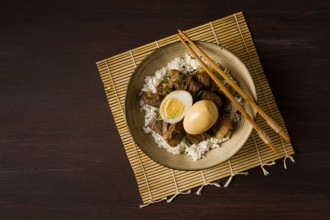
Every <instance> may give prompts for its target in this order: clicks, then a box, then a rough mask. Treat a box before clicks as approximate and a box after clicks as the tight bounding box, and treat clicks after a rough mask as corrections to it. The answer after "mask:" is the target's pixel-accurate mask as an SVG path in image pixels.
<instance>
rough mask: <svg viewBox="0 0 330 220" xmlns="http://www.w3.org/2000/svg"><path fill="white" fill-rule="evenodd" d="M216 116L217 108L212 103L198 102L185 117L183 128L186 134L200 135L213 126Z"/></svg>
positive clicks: (206, 101)
mask: <svg viewBox="0 0 330 220" xmlns="http://www.w3.org/2000/svg"><path fill="white" fill-rule="evenodd" d="M218 116H219V115H218V108H217V106H216V105H215V104H214V102H213V101H210V100H201V101H198V102H196V103H195V104H194V105H193V106H192V107H191V108H190V109H189V111H188V112H187V114H186V115H185V118H184V120H183V128H184V130H185V131H186V132H187V133H188V134H192V135H197V134H202V133H203V132H205V131H207V130H208V129H210V128H211V127H212V126H213V125H214V123H215V122H216V121H217V119H218Z"/></svg>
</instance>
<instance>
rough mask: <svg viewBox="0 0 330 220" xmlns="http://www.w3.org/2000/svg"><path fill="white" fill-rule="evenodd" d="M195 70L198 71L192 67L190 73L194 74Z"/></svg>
mask: <svg viewBox="0 0 330 220" xmlns="http://www.w3.org/2000/svg"><path fill="white" fill-rule="evenodd" d="M195 71H196V69H191V70H189V71H188V73H189V74H190V75H193V74H194V73H195Z"/></svg>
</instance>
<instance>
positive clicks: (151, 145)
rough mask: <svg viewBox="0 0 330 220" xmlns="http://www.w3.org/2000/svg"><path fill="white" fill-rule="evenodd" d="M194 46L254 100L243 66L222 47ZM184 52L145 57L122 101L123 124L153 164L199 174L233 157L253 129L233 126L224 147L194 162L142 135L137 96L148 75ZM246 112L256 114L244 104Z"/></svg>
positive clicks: (176, 47) (176, 49)
mask: <svg viewBox="0 0 330 220" xmlns="http://www.w3.org/2000/svg"><path fill="white" fill-rule="evenodd" d="M196 43H197V45H198V46H199V47H200V48H201V49H202V50H203V51H204V52H205V53H206V54H208V55H209V57H210V58H211V59H212V60H214V61H215V62H217V63H220V64H221V65H222V66H224V67H227V68H229V69H230V70H231V75H232V76H233V78H234V79H235V80H236V81H237V82H238V85H239V86H240V87H241V88H242V89H243V90H244V91H245V93H247V94H248V95H249V96H250V97H252V98H254V100H257V96H256V89H255V86H254V83H253V80H252V77H251V75H250V73H249V71H248V70H247V68H246V67H245V65H244V64H243V63H242V62H241V61H240V60H239V59H238V58H237V57H236V56H235V55H234V54H232V53H231V52H229V51H228V50H226V49H224V48H223V47H221V46H219V45H216V44H212V43H206V42H196ZM187 53H188V52H187V50H186V49H185V48H184V46H183V45H182V43H181V42H177V43H173V44H170V45H167V46H164V47H162V48H160V49H157V50H156V51H154V52H153V53H152V54H150V55H149V56H147V57H146V58H145V59H144V60H143V61H142V62H141V63H140V65H139V66H138V67H137V69H136V70H135V71H134V73H133V74H132V77H131V79H130V82H129V84H128V87H127V92H126V100H125V116H126V123H127V126H128V128H129V130H130V133H131V135H132V137H133V139H134V141H135V143H136V144H137V145H138V146H139V147H140V149H141V150H142V151H143V152H144V153H145V154H146V155H147V156H148V157H150V158H151V159H152V160H154V161H155V162H157V163H159V164H161V165H163V166H166V167H169V168H173V169H178V170H201V169H206V168H210V167H212V166H215V165H218V164H220V163H222V162H224V161H226V160H228V159H229V158H231V157H232V156H233V155H235V154H236V153H237V152H238V151H239V150H240V149H241V147H242V146H243V145H244V143H245V142H246V140H247V139H248V137H249V136H250V134H251V132H252V129H253V128H252V126H251V125H250V123H249V122H248V121H247V120H246V119H245V118H242V120H240V122H239V123H238V124H236V126H235V128H234V131H233V134H232V137H231V139H230V140H228V141H227V142H225V143H223V144H222V145H221V147H220V148H216V149H212V150H210V151H209V152H207V153H206V155H205V158H203V159H200V160H197V161H194V160H193V159H192V157H191V156H188V155H184V154H181V155H173V154H171V153H168V152H167V151H166V150H165V149H163V148H160V147H158V146H157V144H156V143H155V141H154V139H153V137H152V136H151V135H150V134H146V133H145V132H144V131H143V126H144V112H141V111H140V104H139V101H140V97H139V93H140V91H141V88H142V86H143V84H144V79H145V77H146V76H147V75H153V74H154V73H155V71H156V70H159V69H161V68H163V67H165V66H167V64H168V63H169V62H170V61H172V60H173V59H174V58H176V57H185V55H186V54H187ZM244 107H245V109H246V111H247V112H248V113H249V114H250V115H253V116H255V115H256V112H255V111H254V110H253V109H252V108H251V107H250V106H249V105H248V104H244Z"/></svg>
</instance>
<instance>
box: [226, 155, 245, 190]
mask: <svg viewBox="0 0 330 220" xmlns="http://www.w3.org/2000/svg"><path fill="white" fill-rule="evenodd" d="M228 164H229V169H230V172H231V175H230V177H229V178H228V180H227V181H226V183H225V185H224V186H223V187H225V188H227V187H228V186H229V184H230V182H231V181H232V180H233V178H234V176H236V175H245V176H247V175H248V174H249V173H248V172H241V173H236V174H234V171H233V167H232V166H231V162H230V160H228Z"/></svg>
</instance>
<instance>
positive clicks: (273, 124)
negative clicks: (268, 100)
mask: <svg viewBox="0 0 330 220" xmlns="http://www.w3.org/2000/svg"><path fill="white" fill-rule="evenodd" d="M178 32H179V33H180V34H182V36H184V37H185V39H186V40H187V41H188V42H189V44H191V45H192V46H193V48H194V49H196V50H197V51H198V52H199V53H200V55H202V56H203V57H204V59H205V60H206V61H207V62H208V63H209V64H210V65H211V66H212V67H213V68H214V69H215V70H216V71H217V72H218V73H219V74H220V75H221V76H222V77H223V78H224V79H225V80H226V81H227V82H228V83H229V84H230V85H231V86H232V87H233V88H234V89H235V90H236V91H237V92H238V94H240V96H242V98H244V99H245V100H246V101H247V102H248V103H249V104H250V105H251V106H252V107H253V108H254V109H255V110H256V111H257V112H258V113H259V114H260V115H261V117H263V118H264V119H265V120H266V122H267V124H268V125H269V126H270V127H271V128H272V129H273V130H274V131H275V132H276V133H278V134H279V135H281V137H283V138H284V140H286V141H290V138H289V136H288V135H286V134H285V132H284V131H283V129H282V128H281V127H280V126H279V125H278V124H277V123H276V122H275V121H274V120H273V119H272V118H270V117H269V116H268V115H267V114H266V113H265V112H264V111H263V110H262V109H261V108H260V107H259V106H258V105H257V104H256V103H255V102H254V101H253V100H252V99H251V98H250V97H249V96H248V95H246V94H245V92H244V91H243V90H242V89H241V88H240V87H239V86H238V85H237V84H236V83H235V82H233V80H232V79H230V78H229V77H228V75H227V74H226V73H224V72H223V70H222V69H221V68H220V67H219V66H218V65H217V64H215V63H214V61H213V60H212V59H211V58H210V57H209V56H208V55H207V54H205V53H204V51H202V50H201V49H200V48H199V47H198V46H197V45H196V44H195V43H194V42H193V41H192V40H190V39H189V37H188V36H187V35H186V34H185V33H183V32H182V31H181V30H178Z"/></svg>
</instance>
